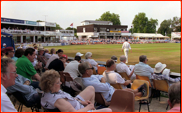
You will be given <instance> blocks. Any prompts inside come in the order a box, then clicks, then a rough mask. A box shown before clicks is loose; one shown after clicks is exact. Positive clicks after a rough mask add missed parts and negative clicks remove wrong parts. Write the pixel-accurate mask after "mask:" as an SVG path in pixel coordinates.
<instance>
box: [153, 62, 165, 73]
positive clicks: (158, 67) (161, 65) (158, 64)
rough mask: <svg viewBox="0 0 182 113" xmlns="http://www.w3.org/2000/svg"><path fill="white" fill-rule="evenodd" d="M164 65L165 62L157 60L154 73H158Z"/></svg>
mask: <svg viewBox="0 0 182 113" xmlns="http://www.w3.org/2000/svg"><path fill="white" fill-rule="evenodd" d="M165 67H166V64H162V63H161V62H158V63H157V64H156V65H155V68H154V72H155V73H160V72H161V71H162V70H163V69H164V68H165Z"/></svg>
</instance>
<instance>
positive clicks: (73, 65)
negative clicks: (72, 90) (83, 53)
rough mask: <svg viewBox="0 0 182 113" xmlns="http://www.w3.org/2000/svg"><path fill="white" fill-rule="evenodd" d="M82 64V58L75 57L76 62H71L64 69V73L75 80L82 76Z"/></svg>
mask: <svg viewBox="0 0 182 113" xmlns="http://www.w3.org/2000/svg"><path fill="white" fill-rule="evenodd" d="M80 62H81V57H80V56H75V60H74V61H71V62H70V63H69V64H68V65H67V66H66V68H65V69H64V72H68V73H69V74H70V76H71V77H72V78H73V80H74V79H75V78H77V77H78V76H80V75H81V74H80V72H79V71H78V65H79V64H80Z"/></svg>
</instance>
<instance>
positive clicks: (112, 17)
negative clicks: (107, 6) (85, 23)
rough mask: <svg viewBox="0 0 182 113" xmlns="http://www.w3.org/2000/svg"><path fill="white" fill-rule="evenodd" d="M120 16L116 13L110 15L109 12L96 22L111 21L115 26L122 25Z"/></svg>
mask: <svg viewBox="0 0 182 113" xmlns="http://www.w3.org/2000/svg"><path fill="white" fill-rule="evenodd" d="M119 17H120V16H119V15H118V14H115V13H112V14H111V13H110V12H109V11H107V12H105V13H103V14H102V15H101V17H100V18H99V19H96V21H111V22H113V25H121V22H120V19H119Z"/></svg>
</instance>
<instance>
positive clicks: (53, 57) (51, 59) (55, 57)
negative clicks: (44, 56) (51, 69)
mask: <svg viewBox="0 0 182 113" xmlns="http://www.w3.org/2000/svg"><path fill="white" fill-rule="evenodd" d="M62 54H63V50H62V49H59V50H58V51H57V52H56V54H53V55H52V56H51V57H50V58H49V60H48V61H47V63H46V66H45V67H46V68H48V66H49V64H50V63H51V62H52V61H53V60H55V59H59V58H60V57H61V56H62Z"/></svg>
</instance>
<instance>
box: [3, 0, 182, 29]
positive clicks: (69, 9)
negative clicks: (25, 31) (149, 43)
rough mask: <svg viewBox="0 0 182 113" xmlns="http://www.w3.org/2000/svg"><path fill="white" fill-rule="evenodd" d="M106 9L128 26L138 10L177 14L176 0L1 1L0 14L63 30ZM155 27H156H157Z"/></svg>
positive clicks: (148, 13)
mask: <svg viewBox="0 0 182 113" xmlns="http://www.w3.org/2000/svg"><path fill="white" fill-rule="evenodd" d="M106 11H110V13H115V14H118V15H119V16H120V21H121V25H128V30H129V29H130V28H131V26H132V21H133V19H134V17H135V15H138V13H145V14H146V17H148V19H150V18H153V19H158V26H157V29H158V28H159V27H160V24H161V22H162V21H164V20H165V19H166V20H168V19H172V18H173V17H176V16H177V17H181V2H180V1H2V2H1V17H5V18H13V19H22V20H29V21H37V20H43V21H45V20H46V21H47V22H56V23H57V24H59V25H60V27H62V28H63V29H66V28H67V27H70V24H71V23H73V27H74V28H76V26H80V25H81V22H82V21H84V20H96V19H99V18H100V16H101V15H102V14H103V13H105V12H106ZM157 29H156V30H157Z"/></svg>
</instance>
